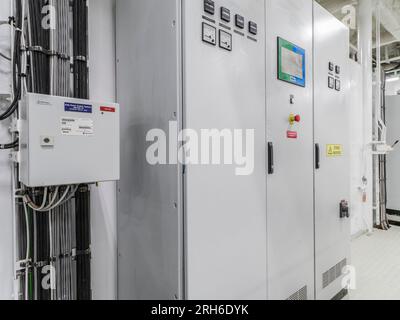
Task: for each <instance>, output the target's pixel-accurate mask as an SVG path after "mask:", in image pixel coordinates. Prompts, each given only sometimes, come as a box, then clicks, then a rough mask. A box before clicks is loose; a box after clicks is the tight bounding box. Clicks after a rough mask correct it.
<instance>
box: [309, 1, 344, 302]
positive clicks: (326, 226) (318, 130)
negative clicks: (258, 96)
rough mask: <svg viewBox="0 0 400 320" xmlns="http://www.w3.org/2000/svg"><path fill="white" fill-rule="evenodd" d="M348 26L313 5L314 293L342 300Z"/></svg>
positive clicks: (322, 297)
mask: <svg viewBox="0 0 400 320" xmlns="http://www.w3.org/2000/svg"><path fill="white" fill-rule="evenodd" d="M349 62H350V61H349V30H348V28H347V27H346V26H344V25H343V23H342V22H340V21H339V20H337V19H336V18H335V17H333V16H332V15H331V14H330V13H329V12H328V11H326V10H325V9H324V8H322V7H321V6H320V5H318V4H316V3H315V4H314V142H315V156H316V160H315V162H316V169H315V268H316V269H315V287H316V298H317V299H319V300H321V299H341V298H343V296H344V295H346V294H347V291H346V287H345V284H344V282H343V277H344V274H345V269H344V268H345V267H347V266H348V265H350V217H351V216H350V215H351V212H350V203H349V201H350V141H349V140H350V136H349V132H350V122H349V119H350V117H349V112H350V110H349V101H348V94H347V93H348V90H349V87H350V82H349V81H350V80H349V79H350V75H349V67H348V64H349Z"/></svg>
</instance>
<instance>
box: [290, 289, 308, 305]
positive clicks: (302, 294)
mask: <svg viewBox="0 0 400 320" xmlns="http://www.w3.org/2000/svg"><path fill="white" fill-rule="evenodd" d="M287 300H293V301H294V300H307V286H305V287H304V288H302V289H300V290H299V291H297V292H296V293H295V294H293V295H292V296H290V297H289V299H287Z"/></svg>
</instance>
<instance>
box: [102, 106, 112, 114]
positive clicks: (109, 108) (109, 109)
mask: <svg viewBox="0 0 400 320" xmlns="http://www.w3.org/2000/svg"><path fill="white" fill-rule="evenodd" d="M100 111H101V112H113V113H114V112H115V108H114V107H100Z"/></svg>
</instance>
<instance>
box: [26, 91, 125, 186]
mask: <svg viewBox="0 0 400 320" xmlns="http://www.w3.org/2000/svg"><path fill="white" fill-rule="evenodd" d="M20 110H21V112H20V120H19V125H18V127H19V132H20V157H19V158H20V177H21V182H22V183H23V184H25V185H26V186H28V187H43V186H55V185H67V184H79V183H94V182H102V181H116V180H119V177H120V147H119V146H120V141H119V105H118V104H115V103H109V102H98V101H90V100H82V99H73V98H64V97H55V96H48V95H40V94H33V93H28V94H26V95H25V96H24V97H23V100H22V102H21V105H20Z"/></svg>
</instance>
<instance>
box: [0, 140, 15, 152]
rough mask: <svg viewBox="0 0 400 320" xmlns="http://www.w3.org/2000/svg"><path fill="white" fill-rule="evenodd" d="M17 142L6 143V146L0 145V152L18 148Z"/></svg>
mask: <svg viewBox="0 0 400 320" xmlns="http://www.w3.org/2000/svg"><path fill="white" fill-rule="evenodd" d="M18 144H19V140H18V139H17V140H15V141H14V142H12V143H7V144H0V150H9V149H15V148H16V147H18Z"/></svg>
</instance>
